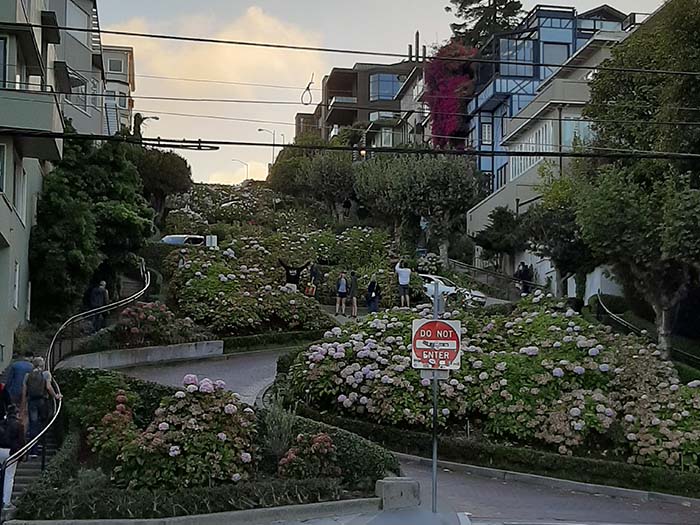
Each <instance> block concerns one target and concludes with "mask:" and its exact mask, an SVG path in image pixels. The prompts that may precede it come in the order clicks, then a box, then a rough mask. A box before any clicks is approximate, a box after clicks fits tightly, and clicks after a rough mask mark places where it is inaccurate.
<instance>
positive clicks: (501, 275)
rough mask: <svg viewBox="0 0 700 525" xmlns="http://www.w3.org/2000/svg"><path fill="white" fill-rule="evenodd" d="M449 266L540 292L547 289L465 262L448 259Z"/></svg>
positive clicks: (532, 282)
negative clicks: (536, 289) (525, 285)
mask: <svg viewBox="0 0 700 525" xmlns="http://www.w3.org/2000/svg"><path fill="white" fill-rule="evenodd" d="M450 264H453V265H454V266H461V267H462V268H466V269H468V270H473V271H476V272H481V273H484V274H488V275H492V276H493V277H497V278H499V279H503V280H506V281H510V282H512V283H513V284H520V283H526V284H528V285H530V286H531V287H532V288H539V289H540V290H546V289H547V287H546V286H545V285H543V284H540V283H536V282H534V281H526V280H524V279H518V278H517V277H511V276H510V275H507V274H505V273H499V272H494V271H493V270H486V269H485V268H479V267H478V266H474V265H472V264H467V263H465V262H462V261H458V260H456V259H450Z"/></svg>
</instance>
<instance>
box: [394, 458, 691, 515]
mask: <svg viewBox="0 0 700 525" xmlns="http://www.w3.org/2000/svg"><path fill="white" fill-rule="evenodd" d="M393 454H394V456H396V458H397V459H399V460H400V461H413V462H416V463H420V464H421V465H432V460H431V459H428V458H424V457H420V456H413V455H411V454H402V453H400V452H393ZM438 467H440V468H443V469H449V470H452V471H454V472H461V473H464V474H471V475H473V476H479V477H483V478H492V479H497V480H501V481H517V482H519V483H527V484H530V485H539V486H542V487H548V488H554V489H560V490H568V491H572V492H582V493H584V494H597V495H600V494H602V495H604V496H608V497H611V498H626V499H634V500H637V501H641V502H644V503H646V502H660V503H670V504H674V505H682V506H683V507H693V508H698V509H700V499H697V498H689V497H685V496H675V495H673V494H664V493H661V492H649V491H644V490H635V489H625V488H621V487H611V486H609V485H597V484H595V483H584V482H582V481H570V480H566V479H559V478H549V477H547V476H538V475H536V474H525V473H522V472H513V471H510V470H501V469H495V468H489V467H478V466H475V465H466V464H464V463H455V462H452V461H443V460H438Z"/></svg>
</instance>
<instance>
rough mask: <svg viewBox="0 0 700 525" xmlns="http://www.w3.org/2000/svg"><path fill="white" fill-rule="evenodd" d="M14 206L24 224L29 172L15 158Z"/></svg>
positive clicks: (13, 180)
mask: <svg viewBox="0 0 700 525" xmlns="http://www.w3.org/2000/svg"><path fill="white" fill-rule="evenodd" d="M12 205H13V206H14V207H15V211H16V212H17V215H18V216H19V218H20V219H21V220H22V222H24V221H25V220H26V214H27V172H26V171H24V166H22V161H21V160H20V159H19V158H15V170H14V176H13V178H12Z"/></svg>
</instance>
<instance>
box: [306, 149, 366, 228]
mask: <svg viewBox="0 0 700 525" xmlns="http://www.w3.org/2000/svg"><path fill="white" fill-rule="evenodd" d="M308 185H309V187H310V188H311V191H312V192H313V194H314V196H315V197H316V198H317V199H318V200H320V201H321V202H323V203H325V204H326V206H327V207H328V209H329V210H330V211H331V213H333V214H334V216H335V217H336V218H337V219H338V222H343V220H344V209H345V204H346V202H349V201H352V200H354V198H355V191H354V185H355V174H354V172H353V169H352V155H351V154H350V152H347V151H323V152H321V153H319V154H318V155H316V156H315V157H313V159H311V162H310V163H309V165H308Z"/></svg>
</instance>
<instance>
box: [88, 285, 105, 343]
mask: <svg viewBox="0 0 700 525" xmlns="http://www.w3.org/2000/svg"><path fill="white" fill-rule="evenodd" d="M108 304H109V292H108V291H107V283H106V282H105V281H100V284H99V285H97V286H95V287H94V288H93V289H92V290H90V309H91V310H95V309H97V308H102V307H103V306H106V305H108ZM92 327H93V329H94V331H95V332H98V331H100V330H101V329H103V328H104V327H105V317H104V314H102V313H100V314H95V315H94V317H93V319H92Z"/></svg>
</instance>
